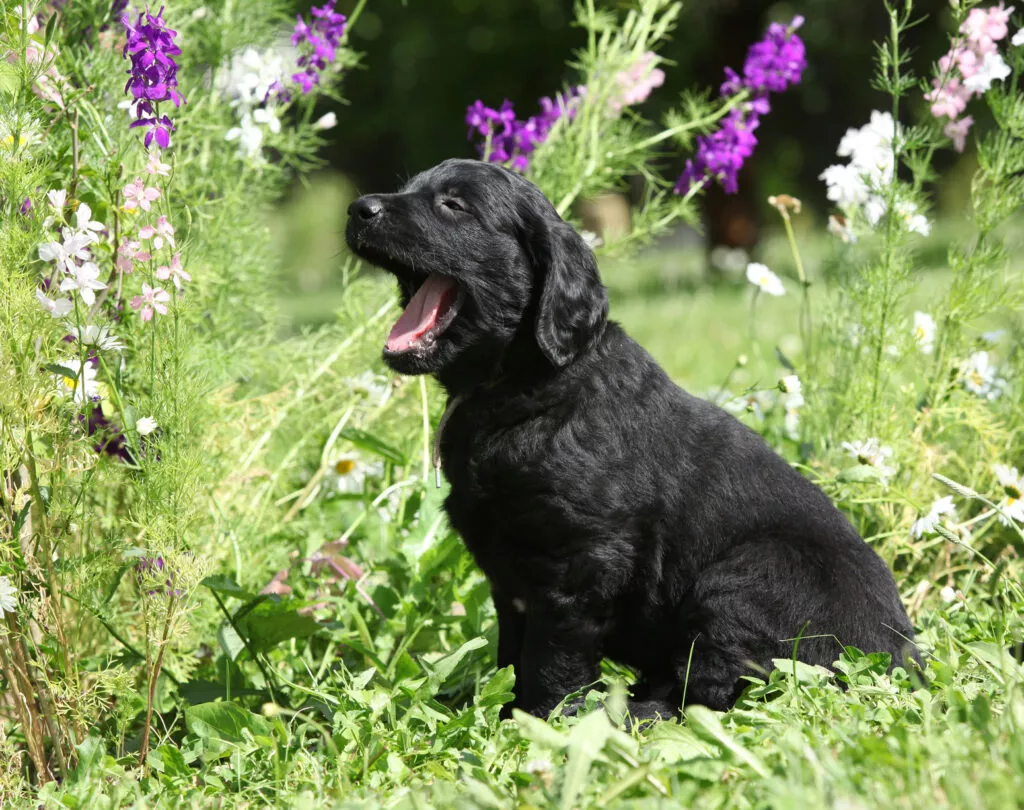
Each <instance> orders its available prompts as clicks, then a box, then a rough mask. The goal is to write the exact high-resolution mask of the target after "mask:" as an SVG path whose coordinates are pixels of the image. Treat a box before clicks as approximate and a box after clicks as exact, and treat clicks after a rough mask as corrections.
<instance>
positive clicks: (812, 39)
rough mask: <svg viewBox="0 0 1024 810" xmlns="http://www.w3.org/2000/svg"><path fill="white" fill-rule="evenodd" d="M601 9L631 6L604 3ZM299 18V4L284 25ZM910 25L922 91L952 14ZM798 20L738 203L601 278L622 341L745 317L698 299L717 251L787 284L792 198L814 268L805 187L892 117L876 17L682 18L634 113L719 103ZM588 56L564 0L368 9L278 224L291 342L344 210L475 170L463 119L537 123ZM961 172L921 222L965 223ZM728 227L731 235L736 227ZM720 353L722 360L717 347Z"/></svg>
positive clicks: (950, 156)
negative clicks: (442, 171)
mask: <svg viewBox="0 0 1024 810" xmlns="http://www.w3.org/2000/svg"><path fill="white" fill-rule="evenodd" d="M353 5H354V3H353V2H351V0H339V2H338V9H339V10H340V11H342V12H344V13H349V12H350V11H351V8H352V7H353ZM602 5H604V6H606V7H608V6H609V5H617V6H620V7H622V8H626V7H628V6H629V5H630V4H629V3H628V2H620V3H614V2H609V0H604V2H603V3H602ZM309 6H310V3H308V2H307V3H297V4H296V7H295V8H296V12H306V11H307V10H308V8H309ZM915 10H916V14H917V15H918V16H920V18H921V19H922V22H921V23H920V24H918V25H916V26H915V27H913V28H912V29H911V30H910V32H909V33H908V35H907V39H906V42H905V44H906V47H907V48H908V50H909V52H910V54H911V67H912V69H913V70H914V71H915V72H916V73H917V74H918V75H919V76H927V75H929V73H930V72H931V68H932V64H933V62H934V61H935V60H936V59H937V58H938V57H939V56H940V55H942V54H943V53H944V52H945V50H946V49H947V48H948V36H949V33H948V32H949V28H950V19H949V14H950V6H949V0H918V2H916V3H915ZM798 14H799V15H803V16H804V17H805V19H806V22H805V24H804V26H803V28H802V29H801V31H800V34H801V37H802V38H803V39H804V41H805V43H806V45H807V51H808V69H807V71H806V72H805V75H804V79H803V81H802V83H801V84H800V85H799V86H798V87H795V88H792V89H791V90H790V91H788V92H787V93H785V94H783V95H781V96H775V97H773V110H772V113H771V114H770V115H769V116H767V117H766V118H764V119H763V122H762V126H761V128H760V130H759V132H758V135H759V138H760V144H759V146H758V150H757V153H756V155H755V157H754V159H753V160H752V161H751V162H750V163H749V166H748V168H747V169H745V170H744V176H743V183H742V188H741V193H740V194H739V195H736V196H735V197H728V198H727V197H725V196H724V195H723V194H722V193H721V192H712V193H709V194H708V195H707V198H706V200H705V202H704V227H703V229H702V231H703V232H702V233H697V232H694V231H693V230H692V229H688V228H685V227H680V229H679V231H678V232H677V233H675V234H672V235H671V236H670V237H669V238H667V239H665V240H663V242H662V243H661V244H659V245H656V246H654V247H652V248H649V249H648V250H647V251H645V253H644V254H643V255H642V256H640V257H637V258H636V259H635V260H633V261H629V262H625V263H623V262H619V263H617V264H614V265H611V264H609V263H605V266H603V268H602V270H603V273H604V276H605V279H606V282H607V283H608V284H609V287H610V288H611V291H612V297H613V316H616V317H619V318H621V319H623V320H624V321H626V324H627V326H630V325H631V322H635V323H636V324H637V325H638V328H641V329H644V328H645V326H646V331H647V332H649V333H650V335H649V337H650V338H651V340H655V341H657V339H658V336H659V335H662V334H666V333H667V332H668V330H671V329H673V328H674V329H675V334H676V338H677V343H678V342H680V341H682V342H685V335H684V334H683V333H682V332H680V328H681V325H683V324H686V325H687V327H688V328H687V331H689V327H692V326H695V325H696V324H693V323H692V322H691V321H692V318H693V317H697V318H698V319H699V320H700V324H701V328H710V329H711V330H712V331H711V332H708V331H703V332H700V333H697V334H704V335H708V334H714V330H713V322H714V320H715V317H714V311H715V306H718V305H721V306H734V305H735V306H743V304H742V301H743V300H744V299H742V292H743V291H742V289H740V290H734V289H729V288H723V287H722V286H721V285H716V286H714V287H708V285H707V280H708V277H709V276H708V273H706V272H705V265H706V256H707V252H708V248H709V247H711V246H712V245H714V244H722V243H726V244H728V243H732V244H739V245H741V246H742V247H744V248H746V249H747V250H748V251H749V252H750V253H752V254H753V256H755V257H757V258H760V259H762V260H768V261H769V263H770V264H771V266H773V269H775V270H776V271H777V272H779V273H780V274H781V275H786V274H789V273H790V272H791V268H790V267H789V266H788V264H789V263H791V259H789V256H788V251H786V250H778V249H774V248H773V247H772V245H773V243H775V242H777V233H776V231H775V228H776V226H777V220H778V218H777V214H775V212H774V211H772V209H770V208H769V207H768V205H767V204H766V202H765V200H766V197H767V196H768V195H769V194H778V193H788V194H793V195H795V196H798V197H800V198H801V200H802V201H803V203H804V206H805V207H804V212H803V214H801V215H800V216H799V217H798V218H797V220H796V223H795V224H796V227H797V229H798V232H799V234H800V238H801V240H805V239H806V240H809V242H810V254H811V258H810V261H809V263H810V265H811V272H812V273H813V272H814V271H815V269H816V268H817V267H818V266H819V265H821V263H822V262H824V261H826V259H825V258H824V257H825V256H827V251H828V250H829V249H830V248H829V245H828V240H827V239H826V238H824V228H825V222H826V219H827V215H828V211H829V209H828V202H827V200H826V198H825V187H824V184H823V183H821V181H820V180H818V175H819V174H820V173H821V171H822V170H823V169H824V168H825V167H826V166H828V165H829V164H830V163H834V162H835V161H836V158H835V149H836V146H837V145H838V143H839V140H840V138H841V137H842V135H843V133H844V132H845V131H846V129H847V128H849V127H851V126H860V125H862V124H864V123H866V121H867V119H868V117H869V114H870V112H871V110H873V109H879V108H880V109H888V108H889V106H890V101H889V99H888V98H887V97H886V96H884V95H883V94H881V93H880V92H878V91H877V90H875V89H874V88H873V87H872V77H873V71H874V64H873V62H874V57H875V45H874V43H875V42H878V41H881V40H882V39H883V38H884V36H885V35H886V33H887V17H886V12H885V7H884V4H883V3H882V0H862V1H861V2H856V1H854V2H851V1H850V0H846V1H845V2H844V1H843V0H795V1H794V2H767V1H766V0H690V2H687V3H685V4H684V8H683V13H682V16H681V18H680V22H679V25H678V26H677V28H676V30H675V32H674V34H673V36H672V39H671V41H670V42H669V43H668V44H667V46H666V47H665V48H663V49H662V55H663V56H664V57H665V58H666V59H667V60H669V64H668V65H666V66H665V69H666V74H667V78H666V82H665V84H664V86H662V87H661V88H659V89H658V90H656V91H655V93H654V94H653V95H652V97H651V98H650V99H649V100H648V101H647V102H646V103H645V105H643V107H642V108H641V109H642V112H643V113H644V114H645V115H646V116H647V117H648V118H650V119H651V120H653V121H659V120H660V119H661V117H662V115H663V114H664V112H665V111H666V110H667V109H669V108H670V107H671V106H673V104H675V103H676V102H677V100H678V97H679V93H680V92H682V91H683V90H685V89H688V88H709V89H711V90H713V91H714V92H716V93H717V88H718V86H719V85H720V84H721V81H722V78H723V69H724V68H725V67H726V66H733V67H735V68H737V69H739V68H741V67H742V64H743V59H744V55H745V53H746V50H747V47H748V46H749V45H750V44H751V43H752V42H755V41H756V40H757V39H759V38H760V37H761V36H762V34H763V32H764V30H765V28H766V27H767V25H768V24H769V23H770V22H772V21H786V22H788V21H789V20H791V19H792V18H793V17H794V16H796V15H798ZM583 39H584V35H583V32H582V31H581V30H580V29H578V28H576V27H575V26H574V25H573V3H572V2H571V0H429V2H428V1H427V0H407V1H406V2H401V0H370V2H369V3H368V4H367V6H366V8H365V9H364V10H363V12H362V14H361V16H360V17H359V19H358V21H357V23H356V24H355V26H354V28H353V30H352V33H351V41H352V45H353V47H354V48H355V49H356V50H358V51H360V52H361V53H362V54H363V59H362V64H361V66H360V67H358V68H356V69H354V70H352V71H350V72H349V74H348V75H347V76H346V78H345V82H344V95H345V97H346V99H347V104H346V105H345V106H343V107H337V106H334V107H332V106H331V105H330V103H329V102H325V103H324V106H323V107H322V109H318V111H317V113H318V114H322V113H326V112H328V111H331V110H332V109H333V111H334V112H336V114H337V116H338V121H339V123H338V126H337V127H335V128H334V129H333V130H331V131H330V132H328V133H327V135H328V137H329V138H330V144H329V146H328V147H327V148H326V149H325V150H324V152H323V157H324V159H325V160H326V162H327V165H326V166H325V167H324V169H323V170H322V171H321V172H319V173H317V174H315V175H313V177H312V178H311V179H310V180H309V181H308V182H307V183H306V184H304V185H302V186H296V187H295V188H294V189H293V190H292V192H291V193H290V195H289V196H288V198H287V199H286V201H285V202H284V204H283V206H282V208H281V210H279V211H278V212H277V214H276V216H275V217H274V220H273V229H274V232H275V236H276V242H277V245H278V249H279V251H280V253H281V255H282V258H283V260H284V266H285V268H286V275H285V278H284V279H283V283H284V286H285V292H286V295H285V300H286V309H287V311H288V314H289V316H290V319H291V328H292V329H299V328H302V327H305V326H313V325H316V324H318V323H323V322H325V321H329V320H331V319H332V318H333V313H334V309H335V307H336V304H337V294H338V292H339V288H340V284H341V272H340V267H341V265H342V263H343V261H344V258H345V247H344V239H343V231H344V225H345V209H346V207H347V205H348V202H349V201H350V200H351V199H352V198H353V197H354V196H356V195H357V194H358V193H365V192H371V191H392V190H395V189H396V188H397V187H398V186H400V185H401V184H402V183H403V182H404V180H405V179H407V178H408V177H410V176H411V175H412V174H415V173H416V172H418V171H420V170H423V169H425V168H428V167H430V166H432V165H434V164H435V163H437V162H439V161H441V160H443V159H445V158H448V157H473V156H474V155H475V153H474V151H473V148H472V146H471V144H470V143H469V142H468V140H467V128H466V126H465V124H464V122H463V118H464V115H465V109H466V106H467V105H468V104H470V103H471V102H473V101H474V100H475V99H478V98H479V99H482V100H483V101H484V102H485V103H487V104H490V105H493V106H497V105H498V104H500V103H501V101H502V100H503V99H506V98H507V99H509V100H511V101H513V102H514V103H515V105H516V109H517V112H518V113H519V114H520V116H526V115H531V114H533V112H535V111H536V104H537V99H538V98H539V97H541V96H546V95H551V94H553V93H554V92H556V91H558V90H559V89H560V88H562V87H563V86H565V85H566V84H569V83H572V82H573V79H574V76H573V73H572V70H571V69H570V68H568V67H567V66H566V63H567V62H568V61H571V57H572V53H573V51H574V50H575V49H576V48H579V47H580V46H581V45H582V44H583ZM912 96H913V102H912V103H909V104H907V105H906V106H905V108H904V109H903V110H902V113H901V117H902V119H903V121H904V123H910V122H913V121H915V120H918V119H919V118H920V117H921V116H924V115H927V114H928V111H927V106H926V104H925V102H924V101H923V98H922V97H921V93H913V94H912ZM974 114H975V117H976V118H981V116H979V115H978V113H977V111H974ZM979 126H980V127H984V126H985V122H984V121H983V120H981V121H979ZM687 157H688V155H685V154H680V153H678V152H673V151H671V150H668V151H666V153H665V155H664V172H665V174H666V175H667V176H674V175H675V174H677V173H678V172H679V171H681V169H682V166H683V164H684V163H685V160H686V158H687ZM972 167H973V158H972V157H971V155H970V153H969V150H968V154H966V155H964V156H962V157H961V156H957V155H955V154H954V153H953V152H951V151H949V150H947V151H946V152H945V153H944V154H942V155H940V156H939V158H938V159H937V163H936V168H937V169H938V170H939V173H940V175H941V176H943V177H944V178H945V179H944V180H943V181H942V184H941V185H938V186H935V187H933V188H932V189H930V191H931V192H932V193H933V199H934V200H935V202H936V210H935V211H933V212H932V214H933V216H937V217H945V218H947V219H950V220H952V219H954V218H955V217H956V216H957V215H958V214H959V213H961V212H962V210H963V206H964V204H965V200H966V189H967V185H966V184H967V182H968V178H969V175H970V172H971V170H972ZM737 221H739V222H740V223H741V224H742V225H743V227H741V228H736V227H733V225H734V224H735V222H737ZM937 230H939V229H937ZM737 234H738V236H737ZM705 236H706V237H707V238H705ZM933 247H934V249H935V255H934V256H933V257H932V259H934V261H935V263H937V264H941V263H942V255H943V253H944V246H943V245H942V244H939V243H938V242H936V243H935V244H934V245H933ZM816 256H820V257H822V258H821V260H820V261H819V260H818V259H817V258H815V257H816ZM733 299H735V303H734V304H731V303H729V302H730V301H732V300H733ZM709 303H710V307H709ZM733 320H734V321H735V318H733ZM638 337H641V339H642V337H643V336H641V335H638ZM720 337H722V338H723V339H725V340H726V344H725V345H723V346H722V348H723V349H725V348H727V347H728V345H729V343H728V339H727V338H724V336H720ZM666 342H667V343H670V341H666ZM720 345H721V344H720ZM652 348H653V347H652ZM665 352H671V348H670V347H666V349H665ZM655 353H656V354H658V353H659V352H658V351H657V350H656V351H655ZM659 359H663V361H664V358H662V357H659ZM679 359H680V358H677V360H679ZM724 362H727V363H729V362H731V360H725V361H724ZM670 365H671V366H675V367H676V368H677V369H678V372H679V374H680V375H682V376H683V377H693V375H694V374H695V375H696V377H695V378H694V379H692V380H691V381H694V382H696V381H697V380H699V381H700V382H701V383H704V382H706V381H705V380H703V376H705V375H703V374H701V373H700V372H696V371H693V370H692V369H691V370H690V371H688V370H687V369H688V368H689V366H688V365H687V363H686V362H675V361H673V362H670ZM691 372H692V373H691ZM709 384H710V383H709Z"/></svg>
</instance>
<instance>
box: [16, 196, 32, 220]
mask: <svg viewBox="0 0 1024 810" xmlns="http://www.w3.org/2000/svg"><path fill="white" fill-rule="evenodd" d="M18 212H19V213H20V214H21V215H22V216H23V217H27V216H28V215H29V214H30V213H32V200H30V199H29V198H28V197H26V198H25V202H23V203H22V204H21V207H20V208H19V209H18Z"/></svg>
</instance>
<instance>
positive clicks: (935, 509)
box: [910, 495, 956, 538]
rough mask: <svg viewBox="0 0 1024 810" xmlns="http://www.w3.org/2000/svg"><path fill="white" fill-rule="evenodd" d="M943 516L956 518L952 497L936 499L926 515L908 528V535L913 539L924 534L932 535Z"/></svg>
mask: <svg viewBox="0 0 1024 810" xmlns="http://www.w3.org/2000/svg"><path fill="white" fill-rule="evenodd" d="M943 515H950V516H952V517H956V506H955V505H954V504H953V496H952V495H946V496H945V497H944V498H936V499H935V500H934V501H933V502H932V506H931V508H930V509H929V510H928V514H926V515H922V516H921V517H919V518H918V519H917V520H915V521H914V525H913V526H911V527H910V533H911V534H912V535H913V536H914V537H915V538H920V537H922V536H924V535H926V534H934V533H935V527H936V526H938V525H939V521H940V520H941V519H942V516H943Z"/></svg>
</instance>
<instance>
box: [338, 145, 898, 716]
mask: <svg viewBox="0 0 1024 810" xmlns="http://www.w3.org/2000/svg"><path fill="white" fill-rule="evenodd" d="M349 214H350V218H349V224H348V231H347V238H348V243H349V245H350V246H351V247H352V249H353V250H354V251H355V252H356V253H357V254H359V255H360V256H362V257H364V258H365V259H367V260H368V261H370V262H372V263H373V264H376V265H379V266H381V267H383V268H385V269H386V270H388V271H390V272H391V273H393V274H394V275H395V276H396V277H397V278H398V282H399V286H400V289H401V293H402V298H403V304H408V302H409V299H410V297H411V296H412V295H413V294H414V292H415V290H416V289H417V287H418V286H419V284H421V283H422V282H423V280H424V279H425V278H426V277H427V275H428V274H430V273H439V274H442V275H446V276H449V277H450V278H452V279H455V281H457V283H458V285H459V290H460V303H459V308H458V312H457V315H456V316H455V318H454V320H453V321H452V322H451V325H450V326H448V327H447V329H445V331H443V332H442V333H441V334H440V335H438V336H436V338H434V339H431V340H428V341H426V342H425V343H424V345H422V346H416V347H413V348H411V349H409V350H407V351H404V352H397V353H396V352H389V351H387V350H385V353H384V359H385V361H386V362H387V363H388V364H389V365H391V366H392V367H393V368H394V369H396V370H397V371H399V372H402V373H406V374H425V373H433V374H436V375H437V378H438V379H439V380H440V382H441V383H442V384H443V385H444V387H445V388H446V389H447V391H448V394H449V396H450V397H455V396H459V395H461V396H462V397H464V400H463V401H462V402H461V404H459V405H458V407H457V408H455V410H454V411H453V412H452V414H451V418H450V421H449V422H448V424H447V426H446V428H445V430H444V433H443V437H442V444H441V449H442V457H443V466H444V471H445V475H446V477H447V479H448V481H449V482H450V483H451V493H450V494H449V496H448V498H447V500H446V502H445V506H446V509H447V511H448V515H449V517H450V518H451V522H452V524H453V526H454V527H455V528H456V530H457V531H458V532H459V533H460V534H461V535H462V537H463V539H464V540H465V543H466V545H467V546H468V547H469V549H470V551H471V552H472V553H473V556H474V557H475V558H476V560H477V562H478V563H479V565H480V567H481V568H482V569H483V571H484V573H485V574H486V575H487V578H488V579H489V580H490V583H491V588H492V592H493V596H494V601H495V605H496V607H497V610H498V625H499V642H498V665H499V666H502V667H504V666H507V665H509V664H514V665H515V670H516V700H515V705H516V706H517V707H519V708H522V709H524V710H526V711H529V712H532V713H534V714H538V715H544V714H546V713H547V712H548V711H550V710H551V709H552V708H553V707H554V706H555V705H556V704H557V703H558V702H559V701H560V700H562V698H563V697H565V695H566V694H568V693H570V692H573V691H575V690H577V689H580V688H581V687H583V686H585V685H587V684H589V683H591V682H593V681H595V680H597V679H598V675H599V663H600V660H601V658H602V656H605V657H608V658H611V659H613V660H615V661H619V662H622V663H624V664H626V665H628V666H630V667H633V668H635V669H636V670H638V672H639V673H640V680H639V682H638V684H637V685H636V687H635V689H634V698H635V701H634V702H633V704H632V705H631V709H632V711H633V713H634V716H653V715H655V714H660V715H662V716H669V715H673V714H677V713H678V711H679V708H680V706H681V703H682V701H683V694H684V688H685V700H686V702H687V703H700V704H703V705H706V706H710V707H712V708H715V709H726V708H728V707H730V706H731V705H732V704H733V703H734V701H735V700H736V698H737V696H738V695H739V693H740V691H741V690H742V688H743V686H744V681H743V680H742V676H743V675H744V674H750V673H754V672H758V671H760V672H762V673H763V672H764V671H766V670H769V669H770V668H771V659H772V658H779V657H781V658H786V657H790V656H792V655H793V653H794V649H796V654H797V657H798V658H799V659H801V660H803V661H806V662H808V663H811V664H821V665H824V666H829V665H831V664H832V663H833V662H834V661H836V660H837V659H838V657H839V654H840V652H841V651H842V645H853V646H855V647H858V648H860V649H861V650H863V651H866V652H874V651H883V652H888V653H891V654H892V657H893V663H894V665H895V664H902V663H904V662H905V661H906V658H907V656H908V655H910V656H911V657H916V653H915V652H914V651H913V645H912V643H911V640H912V638H913V631H912V628H911V625H910V621H909V620H908V618H907V614H906V612H905V610H904V608H903V605H902V604H901V602H900V598H899V594H898V592H897V590H896V586H895V583H894V581H893V577H892V574H891V573H890V572H889V570H888V568H887V567H886V565H885V564H884V563H883V562H882V560H881V559H880V558H879V557H878V556H877V555H876V554H875V552H874V551H872V550H871V548H870V547H868V545H867V544H866V543H865V542H864V541H863V540H862V539H861V538H860V537H859V536H858V534H857V532H856V531H855V530H854V529H853V527H852V526H851V525H850V523H849V522H848V521H847V520H846V519H845V518H844V517H843V515H842V514H841V513H840V512H839V511H838V510H837V509H836V508H835V507H834V506H833V505H832V503H831V502H830V501H829V499H828V498H827V497H826V496H825V495H824V494H823V493H822V492H821V491H820V490H819V489H818V488H817V487H815V486H814V485H813V484H811V483H810V482H809V481H807V480H806V479H805V478H804V477H803V476H801V475H800V474H799V473H797V472H795V471H794V470H793V469H792V468H791V467H790V466H789V465H788V464H787V463H786V462H785V461H783V460H782V459H781V458H780V457H779V456H778V455H776V454H775V452H773V451H772V449H771V448H770V447H769V446H768V445H767V444H766V443H765V442H764V441H763V440H762V439H761V437H760V436H758V435H757V434H755V433H754V432H752V431H751V430H749V429H748V428H746V427H745V426H744V425H742V424H741V423H740V422H738V421H737V420H736V419H734V418H733V417H732V416H730V415H729V414H728V413H726V412H725V411H723V410H721V409H720V408H718V407H716V406H714V405H712V404H710V403H708V402H705V401H703V400H701V399H697V398H695V397H693V396H691V395H689V394H687V393H686V392H685V391H683V390H681V389H680V388H679V387H677V386H676V385H675V384H674V383H673V382H672V381H671V380H670V379H669V378H668V376H667V375H666V374H665V372H664V371H663V370H662V369H661V368H660V367H659V366H658V364H657V363H656V362H655V361H654V360H653V359H652V358H651V357H650V355H648V354H647V352H646V351H644V349H642V348H641V347H640V346H639V345H637V344H636V343H635V342H634V341H633V340H631V339H630V338H629V337H628V336H627V335H626V334H625V333H624V332H623V330H622V329H621V328H620V327H619V326H618V325H617V324H616V323H614V322H612V321H609V320H608V319H607V313H608V300H607V296H606V294H605V289H604V287H603V286H602V285H601V281H600V278H599V276H598V272H597V265H596V263H595V261H594V257H593V255H592V253H591V251H590V250H589V249H588V248H587V246H586V245H585V244H584V242H583V241H582V240H581V239H580V237H579V236H578V235H577V234H576V232H575V231H574V230H573V229H572V228H571V227H570V226H569V225H568V224H566V223H565V222H564V221H563V220H562V219H561V218H560V217H559V216H558V214H557V213H556V212H555V210H554V208H553V207H552V205H551V204H550V203H549V202H548V200H547V199H545V197H544V196H543V195H542V194H541V192H540V191H539V190H538V189H537V188H536V187H535V186H534V185H533V184H531V183H530V182H529V181H527V180H525V179H523V178H522V177H520V176H518V175H516V174H513V173H512V172H509V171H506V170H504V169H501V168H498V167H495V166H491V165H487V164H484V163H479V162H475V161H464V160H449V161H446V162H444V163H442V164H441V165H439V166H436V167H435V168H433V169H431V170H429V171H427V172H424V173H422V174H420V175H418V176H416V177H414V178H413V179H412V180H411V181H410V182H409V183H408V184H407V185H406V186H405V188H404V189H403V190H402V192H401V193H398V194H381V195H372V196H367V197H362V198H360V199H359V200H357V201H356V202H355V203H353V204H352V206H351V207H350V209H349ZM798 638H799V643H797V641H796V639H798Z"/></svg>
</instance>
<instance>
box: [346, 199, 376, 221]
mask: <svg viewBox="0 0 1024 810" xmlns="http://www.w3.org/2000/svg"><path fill="white" fill-rule="evenodd" d="M383 210H384V205H383V203H381V201H380V200H378V199H377V198H376V197H360V198H359V199H358V200H356V201H355V202H354V203H352V204H351V205H350V206H349V207H348V215H349V216H350V217H359V218H360V219H362V220H365V221H367V222H369V221H370V220H371V219H373V218H374V217H375V216H377V215H379V214H380V213H381V212H382V211H383Z"/></svg>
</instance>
